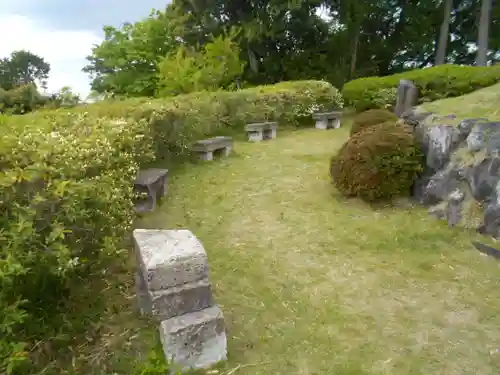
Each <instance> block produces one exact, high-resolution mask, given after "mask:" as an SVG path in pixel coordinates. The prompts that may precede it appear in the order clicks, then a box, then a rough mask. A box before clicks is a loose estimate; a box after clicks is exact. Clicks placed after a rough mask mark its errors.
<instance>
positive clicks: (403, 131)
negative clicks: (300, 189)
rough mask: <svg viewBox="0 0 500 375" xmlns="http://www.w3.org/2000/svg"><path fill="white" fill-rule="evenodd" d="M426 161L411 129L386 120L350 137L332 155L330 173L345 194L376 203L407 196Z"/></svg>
mask: <svg viewBox="0 0 500 375" xmlns="http://www.w3.org/2000/svg"><path fill="white" fill-rule="evenodd" d="M423 161H424V160H423V153H422V151H421V150H420V147H419V145H418V143H417V142H416V140H415V138H414V136H413V133H412V129H411V128H410V127H408V126H407V125H402V124H397V123H394V122H386V123H384V124H381V125H380V126H372V127H371V128H368V129H365V130H364V131H362V132H360V133H357V134H355V135H354V136H353V137H351V138H350V139H349V140H348V141H347V142H346V143H345V144H344V145H343V146H342V147H341V149H340V150H339V151H338V153H337V155H335V156H334V157H332V159H331V162H330V173H331V177H332V179H333V184H334V185H335V187H336V188H337V190H338V191H339V192H340V193H341V194H343V195H344V196H358V197H360V198H361V199H363V200H365V201H368V202H374V201H379V200H389V199H391V198H393V197H396V196H403V195H408V194H409V193H410V188H411V186H412V184H413V182H414V181H415V179H416V178H417V176H418V174H419V172H420V171H421V170H422V167H423Z"/></svg>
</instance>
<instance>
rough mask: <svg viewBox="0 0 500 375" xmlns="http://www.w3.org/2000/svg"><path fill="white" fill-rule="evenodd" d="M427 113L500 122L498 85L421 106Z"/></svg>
mask: <svg viewBox="0 0 500 375" xmlns="http://www.w3.org/2000/svg"><path fill="white" fill-rule="evenodd" d="M423 107H424V108H425V109H426V110H427V111H432V112H438V113H442V114H455V115H456V116H457V117H458V118H460V119H463V118H473V117H486V118H488V119H489V120H496V121H500V83H498V84H496V85H493V86H490V87H486V88H484V89H481V90H477V91H474V92H472V93H470V94H467V95H463V96H459V97H456V98H449V99H443V100H438V101H435V102H432V103H427V104H425V105H423Z"/></svg>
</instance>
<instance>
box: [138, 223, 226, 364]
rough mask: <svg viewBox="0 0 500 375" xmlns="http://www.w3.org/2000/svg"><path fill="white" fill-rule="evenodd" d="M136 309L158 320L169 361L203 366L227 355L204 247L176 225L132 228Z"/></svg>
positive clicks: (220, 315)
mask: <svg viewBox="0 0 500 375" xmlns="http://www.w3.org/2000/svg"><path fill="white" fill-rule="evenodd" d="M133 238H134V249H135V255H136V259H137V264H138V267H137V272H136V292H137V299H138V303H139V308H140V311H141V313H142V314H143V315H148V316H151V317H153V318H154V319H156V320H157V321H159V330H160V338H161V342H162V345H163V351H164V353H165V357H166V359H167V360H168V361H173V362H174V364H175V365H178V366H179V367H182V369H189V368H195V369H196V368H207V367H209V366H211V365H213V364H215V363H217V362H219V361H223V360H226V358H227V339H226V333H225V324H224V316H223V314H222V311H221V310H220V307H219V306H217V305H215V304H214V301H213V297H212V290H211V284H210V282H209V279H208V272H209V269H208V259H207V254H206V252H205V249H204V247H203V245H202V244H201V242H200V241H199V240H198V239H197V238H196V237H195V236H194V234H193V233H192V232H191V231H189V230H186V229H181V230H146V229H136V230H134V232H133Z"/></svg>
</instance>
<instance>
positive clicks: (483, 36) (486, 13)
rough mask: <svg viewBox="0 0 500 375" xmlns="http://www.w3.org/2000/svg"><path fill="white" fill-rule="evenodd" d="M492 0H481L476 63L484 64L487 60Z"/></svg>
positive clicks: (478, 64)
mask: <svg viewBox="0 0 500 375" xmlns="http://www.w3.org/2000/svg"><path fill="white" fill-rule="evenodd" d="M491 8H492V0H482V2H481V16H480V19H479V30H478V36H477V56H476V65H477V66H486V64H487V62H488V39H489V27H490V19H491Z"/></svg>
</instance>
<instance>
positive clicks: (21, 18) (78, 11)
mask: <svg viewBox="0 0 500 375" xmlns="http://www.w3.org/2000/svg"><path fill="white" fill-rule="evenodd" d="M168 2H169V1H168V0H140V1H135V0H129V1H127V0H0V36H1V37H0V57H6V56H8V55H10V53H11V52H12V51H14V50H20V49H25V50H28V51H30V52H32V53H35V54H37V55H39V56H41V57H43V58H44V59H45V60H46V61H47V62H48V63H50V68H51V72H50V80H49V85H48V86H49V87H48V91H49V92H55V91H57V90H59V89H60V88H61V87H62V86H66V85H69V86H71V87H72V89H73V90H74V91H75V92H78V93H79V94H80V95H81V96H82V98H85V97H86V96H87V95H88V93H89V91H90V87H89V79H88V76H87V75H86V74H85V73H83V72H82V71H81V69H82V68H83V66H84V65H85V64H86V60H85V57H86V56H87V55H89V54H90V51H91V48H92V45H93V44H96V43H100V41H101V40H102V38H103V33H102V27H103V26H104V25H113V26H120V25H121V24H122V23H123V22H135V21H138V20H140V19H142V18H144V17H146V16H148V14H149V12H150V11H151V10H152V9H153V8H155V9H163V8H164V7H165V6H166V4H168Z"/></svg>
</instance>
